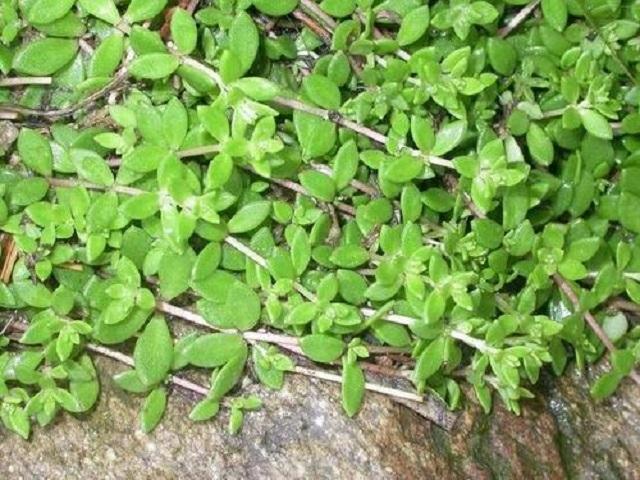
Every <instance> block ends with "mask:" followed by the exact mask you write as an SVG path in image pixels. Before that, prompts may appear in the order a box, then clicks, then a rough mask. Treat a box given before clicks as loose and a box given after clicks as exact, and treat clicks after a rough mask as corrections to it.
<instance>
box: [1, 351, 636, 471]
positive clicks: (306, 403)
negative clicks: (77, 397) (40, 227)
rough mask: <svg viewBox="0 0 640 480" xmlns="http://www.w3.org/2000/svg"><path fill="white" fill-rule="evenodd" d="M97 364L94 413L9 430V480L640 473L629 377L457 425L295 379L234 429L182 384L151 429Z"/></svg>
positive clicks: (572, 380)
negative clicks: (199, 417) (613, 390)
mask: <svg viewBox="0 0 640 480" xmlns="http://www.w3.org/2000/svg"><path fill="white" fill-rule="evenodd" d="M98 367H99V369H100V371H101V372H102V384H103V394H102V395H101V400H100V402H99V404H98V406H97V408H96V409H95V410H94V411H93V412H92V413H90V414H89V415H87V416H86V418H83V419H81V420H78V419H76V418H73V417H71V416H65V417H62V418H61V419H59V420H58V421H57V423H55V424H54V425H52V426H51V427H48V428H46V429H36V432H35V434H34V436H33V439H32V440H31V441H30V442H23V441H21V440H19V439H18V438H17V437H15V436H12V435H7V434H6V433H5V432H0V478H11V479H12V480H14V479H20V478H24V479H39V478H65V479H76V478H78V479H79V478H114V479H120V478H122V479H125V478H127V479H128V478H136V479H138V478H154V479H172V478H187V479H190V478H197V479H205V478H216V479H217V478H221V479H227V478H228V479H235V478H243V479H247V480H248V479H259V478H276V479H278V478H287V479H297V478H300V479H302V478H331V479H335V478H349V479H353V480H355V479H414V478H445V479H446V478H453V479H455V478H473V479H490V478H518V479H520V478H527V479H528V478H550V479H556V478H557V479H561V478H567V477H571V478H584V479H591V478H621V479H622V478H638V475H639V473H638V472H640V407H639V400H638V396H639V394H640V389H639V388H638V387H637V386H635V385H630V384H628V385H625V386H624V387H623V388H622V390H621V392H620V394H619V395H618V396H617V397H615V398H614V399H613V400H611V401H608V402H604V403H602V404H600V405H597V406H595V405H594V404H593V403H592V402H591V401H590V400H589V397H588V389H587V388H585V387H583V386H582V385H583V384H584V383H585V379H584V378H581V377H580V376H579V375H577V374H573V375H568V376H566V377H564V378H562V379H561V380H559V381H555V382H551V381H549V382H548V383H549V385H548V386H547V387H546V388H547V390H548V391H547V392H546V394H545V395H539V397H538V399H536V400H534V401H531V402H528V403H527V404H526V407H525V409H524V412H523V415H522V416H520V417H516V416H514V415H512V414H509V413H507V412H505V411H504V409H502V408H501V407H499V406H497V408H495V409H494V412H493V413H492V414H491V415H490V416H485V415H483V414H481V413H480V411H479V410H478V408H477V407H475V406H473V405H469V406H467V408H466V409H465V410H464V411H463V412H462V414H461V415H460V417H459V419H458V422H457V424H456V426H455V428H454V430H453V431H452V432H450V433H448V432H445V431H444V430H442V429H440V428H438V427H436V426H434V425H432V424H430V423H428V422H427V421H425V420H424V419H423V418H421V417H419V416H417V415H416V414H415V413H414V412H412V411H411V410H408V409H406V408H405V407H402V406H398V405H396V404H393V403H391V402H390V401H388V400H387V399H385V398H383V397H379V396H373V395H371V396H369V397H368V400H367V402H366V404H365V408H364V409H363V411H362V412H361V413H360V414H359V415H358V416H357V418H356V419H354V420H349V419H348V418H346V417H345V416H344V415H343V414H342V413H341V411H340V407H339V400H338V399H339V389H338V388H337V387H336V386H335V385H328V384H325V383H321V382H319V381H314V380H308V379H305V378H301V377H295V376H290V378H289V380H288V381H287V383H286V386H285V388H284V389H283V390H282V391H281V392H266V391H264V390H262V389H260V387H258V386H256V385H248V386H246V388H245V391H247V392H251V391H256V392H259V393H260V394H261V396H262V398H263V400H264V403H265V406H264V408H263V409H262V410H261V411H259V412H255V413H251V414H249V416H248V418H247V421H246V423H245V427H244V430H243V431H242V433H241V434H240V435H238V436H236V437H232V436H229V435H228V434H227V433H226V427H225V424H226V422H225V421H226V417H225V416H224V415H221V418H219V419H216V420H214V421H212V422H208V423H204V424H193V423H191V422H190V421H189V420H187V419H186V416H187V414H188V412H189V409H190V406H191V405H192V404H193V402H194V400H195V399H193V398H188V397H185V396H183V395H181V394H178V392H175V393H174V394H173V395H172V396H171V400H170V404H169V405H170V406H169V409H168V412H167V416H166V417H165V419H164V421H163V422H162V424H161V425H160V427H159V428H158V429H157V430H156V431H155V432H154V433H153V434H151V435H149V436H145V435H143V434H141V433H140V432H139V431H138V419H137V415H138V408H139V406H140V403H141V399H140V398H137V397H134V396H131V395H129V394H125V393H123V392H121V391H120V390H118V388H117V387H116V386H115V385H114V384H113V383H112V382H111V380H110V375H111V374H113V373H115V372H117V371H119V370H120V369H121V367H120V366H117V365H114V364H112V363H110V362H109V361H107V360H102V359H101V360H98Z"/></svg>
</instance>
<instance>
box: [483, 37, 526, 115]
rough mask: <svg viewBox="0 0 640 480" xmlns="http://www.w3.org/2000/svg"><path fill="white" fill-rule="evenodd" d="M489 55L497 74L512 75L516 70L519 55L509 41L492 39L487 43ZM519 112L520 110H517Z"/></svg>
mask: <svg viewBox="0 0 640 480" xmlns="http://www.w3.org/2000/svg"><path fill="white" fill-rule="evenodd" d="M487 54H488V55H489V63H490V64H491V68H493V69H494V70H495V71H496V73H499V74H500V75H511V74H512V73H513V71H514V70H515V68H516V62H517V61H518V54H517V52H516V49H515V48H514V47H513V46H511V43H509V42H508V41H507V40H504V39H502V38H498V37H496V38H490V39H489V41H488V42H487ZM515 111H516V112H519V110H515Z"/></svg>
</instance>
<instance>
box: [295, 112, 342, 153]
mask: <svg viewBox="0 0 640 480" xmlns="http://www.w3.org/2000/svg"><path fill="white" fill-rule="evenodd" d="M293 124H294V126H295V129H296V134H297V136H298V141H299V142H300V146H301V147H302V151H303V153H304V156H305V157H307V158H316V157H321V156H323V155H326V154H327V153H329V152H330V151H331V149H332V148H333V146H334V145H335V143H336V126H335V124H334V123H333V122H330V121H328V120H323V119H322V118H318V117H316V116H314V115H311V114H309V113H304V112H301V111H300V110H295V111H294V112H293Z"/></svg>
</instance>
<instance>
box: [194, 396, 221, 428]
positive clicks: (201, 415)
mask: <svg viewBox="0 0 640 480" xmlns="http://www.w3.org/2000/svg"><path fill="white" fill-rule="evenodd" d="M219 411H220V402H217V401H215V400H213V399H211V398H205V399H204V400H201V401H200V402H198V403H197V404H196V406H195V407H193V410H191V413H189V419H191V420H193V421H194V422H204V421H205V420H209V419H211V418H213V417H215V416H216V415H217V414H218V412H219Z"/></svg>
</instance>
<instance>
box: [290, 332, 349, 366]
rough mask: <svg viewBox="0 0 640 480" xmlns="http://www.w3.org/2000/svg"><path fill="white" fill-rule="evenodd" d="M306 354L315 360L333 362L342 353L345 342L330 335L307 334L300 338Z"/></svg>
mask: <svg viewBox="0 0 640 480" xmlns="http://www.w3.org/2000/svg"><path fill="white" fill-rule="evenodd" d="M300 347H301V348H302V351H303V352H304V354H305V355H306V356H307V357H309V358H310V359H311V360H313V361H314V362H319V363H331V362H333V361H335V360H337V359H338V358H340V356H341V355H342V353H343V351H344V347H345V345H344V342H343V341H342V340H340V339H338V338H335V337H331V336H329V335H323V334H314V335H306V336H304V337H302V338H301V339H300Z"/></svg>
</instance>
